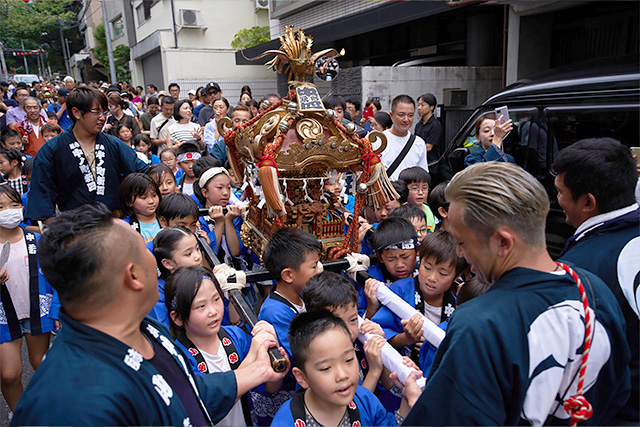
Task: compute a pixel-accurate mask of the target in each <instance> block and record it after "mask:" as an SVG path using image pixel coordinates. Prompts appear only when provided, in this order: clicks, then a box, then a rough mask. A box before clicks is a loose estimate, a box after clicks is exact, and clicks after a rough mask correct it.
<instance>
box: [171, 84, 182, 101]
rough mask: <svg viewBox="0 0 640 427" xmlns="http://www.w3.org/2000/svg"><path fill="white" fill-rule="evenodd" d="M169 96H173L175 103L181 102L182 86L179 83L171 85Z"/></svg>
mask: <svg viewBox="0 0 640 427" xmlns="http://www.w3.org/2000/svg"><path fill="white" fill-rule="evenodd" d="M169 95H171V96H173V100H174V101H176V102H178V101H180V85H178V83H170V84H169Z"/></svg>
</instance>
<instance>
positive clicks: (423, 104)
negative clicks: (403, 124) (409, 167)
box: [415, 93, 444, 173]
mask: <svg viewBox="0 0 640 427" xmlns="http://www.w3.org/2000/svg"><path fill="white" fill-rule="evenodd" d="M437 103H438V101H437V100H436V97H435V95H434V94H432V93H425V94H424V95H420V97H419V98H418V115H419V116H420V118H421V120H418V123H416V128H415V134H416V135H418V136H419V137H421V138H422V139H423V140H424V142H425V144H427V145H426V147H427V163H429V164H431V163H434V162H436V161H437V160H438V159H439V158H440V155H441V154H442V152H443V151H444V141H443V139H442V125H441V124H440V121H439V120H438V119H437V118H436V116H435V114H434V112H435V108H436V104H437ZM434 166H435V165H434ZM431 173H437V171H436V170H433V168H432V170H431Z"/></svg>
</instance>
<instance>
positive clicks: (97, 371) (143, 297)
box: [11, 88, 284, 426]
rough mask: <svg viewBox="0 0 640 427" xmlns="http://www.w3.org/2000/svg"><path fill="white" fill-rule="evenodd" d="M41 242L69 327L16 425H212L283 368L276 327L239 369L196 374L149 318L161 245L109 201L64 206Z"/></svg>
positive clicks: (33, 386)
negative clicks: (151, 244) (117, 215)
mask: <svg viewBox="0 0 640 427" xmlns="http://www.w3.org/2000/svg"><path fill="white" fill-rule="evenodd" d="M80 89H81V88H80ZM77 90H79V89H76V91H77ZM72 96H73V95H72ZM74 115H75V113H74ZM128 150H129V151H130V152H132V153H133V151H132V150H130V149H128ZM39 246H40V249H39V251H38V254H39V261H40V268H41V269H42V272H43V273H44V275H45V277H46V278H47V280H48V281H49V283H51V285H52V286H53V288H54V289H56V291H57V292H58V295H59V298H60V302H61V305H62V310H61V311H60V321H61V323H62V325H63V327H62V329H61V330H60V332H59V334H58V337H57V338H56V342H55V344H54V345H53V346H52V347H51V349H50V350H49V352H48V353H47V357H46V359H45V360H44V362H43V363H42V364H41V365H40V367H39V369H38V371H37V372H36V374H35V375H34V376H33V378H32V379H31V382H30V383H29V386H28V387H27V389H26V390H25V392H24V394H23V395H22V398H21V399H20V402H19V403H18V406H17V408H16V411H15V414H14V416H13V419H12V421H11V422H12V424H14V425H104V426H114V425H129V426H151V425H156V426H166V425H171V426H183V425H184V426H187V425H195V426H203V425H213V423H216V422H218V421H220V420H221V419H222V418H224V416H225V415H226V414H227V413H228V412H229V410H230V409H231V408H232V407H233V405H234V404H235V402H236V400H237V399H239V398H240V397H241V396H242V395H244V394H245V393H247V392H248V391H249V390H250V389H252V388H254V387H256V386H258V385H260V384H263V383H265V382H277V381H279V380H281V379H282V377H283V376H284V373H281V374H276V373H275V372H274V371H273V369H272V368H271V363H270V361H269V356H268V354H267V348H268V347H269V346H270V345H271V346H273V345H276V344H277V339H276V338H275V336H273V335H272V334H270V335H269V336H265V335H262V338H260V339H259V340H257V341H256V342H255V343H254V345H252V346H251V351H252V352H251V354H250V355H251V357H250V358H247V359H246V360H245V362H246V363H243V364H242V366H240V367H238V368H237V369H236V370H233V371H232V370H229V371H227V372H218V373H212V374H207V375H194V374H193V373H192V371H191V367H190V364H189V359H188V354H187V353H186V352H184V351H183V350H181V349H180V348H179V347H178V346H176V345H174V344H173V338H172V337H171V335H169V333H168V331H167V330H166V328H165V327H164V326H163V325H162V324H160V323H159V322H157V321H156V320H154V319H151V318H149V317H147V318H145V316H146V315H147V314H148V313H149V312H150V311H151V309H152V308H153V306H154V305H155V303H156V302H157V301H158V297H159V295H158V283H157V273H156V271H157V266H156V261H155V258H154V257H153V254H152V253H151V252H150V251H149V250H148V249H147V248H146V247H145V244H144V240H143V239H142V237H141V236H140V234H139V233H138V232H136V231H135V230H133V229H132V228H131V227H130V226H129V225H128V224H127V223H125V222H124V221H122V220H119V219H114V218H113V217H112V216H111V212H110V211H109V210H108V209H107V208H106V207H105V206H104V205H101V204H91V205H86V206H83V207H80V208H78V209H75V210H73V211H68V212H63V213H62V214H60V215H59V216H58V217H56V218H54V219H52V220H51V221H50V222H49V224H48V229H47V232H46V233H45V234H44V235H43V237H42V239H41V240H40V243H39ZM208 278H209V279H210V280H215V279H214V278H213V276H212V277H208Z"/></svg>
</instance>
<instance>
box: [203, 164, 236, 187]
mask: <svg viewBox="0 0 640 427" xmlns="http://www.w3.org/2000/svg"><path fill="white" fill-rule="evenodd" d="M221 173H223V174H225V175H227V176H229V172H227V170H226V169H225V168H223V167H217V168H210V169H207V170H206V171H204V172H202V175H200V181H198V184H200V188H204V187H205V185H207V182H209V181H210V180H211V178H213V177H214V176H216V175H220V174H221Z"/></svg>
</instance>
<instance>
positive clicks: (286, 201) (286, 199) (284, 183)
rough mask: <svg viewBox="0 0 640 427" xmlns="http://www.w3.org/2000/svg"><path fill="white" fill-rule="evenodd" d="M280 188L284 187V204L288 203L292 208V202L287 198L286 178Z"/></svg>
mask: <svg viewBox="0 0 640 427" xmlns="http://www.w3.org/2000/svg"><path fill="white" fill-rule="evenodd" d="M282 186H283V187H284V202H285V203H289V205H290V206H293V202H292V201H291V199H290V198H289V192H288V191H287V178H284V180H283V181H282Z"/></svg>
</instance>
